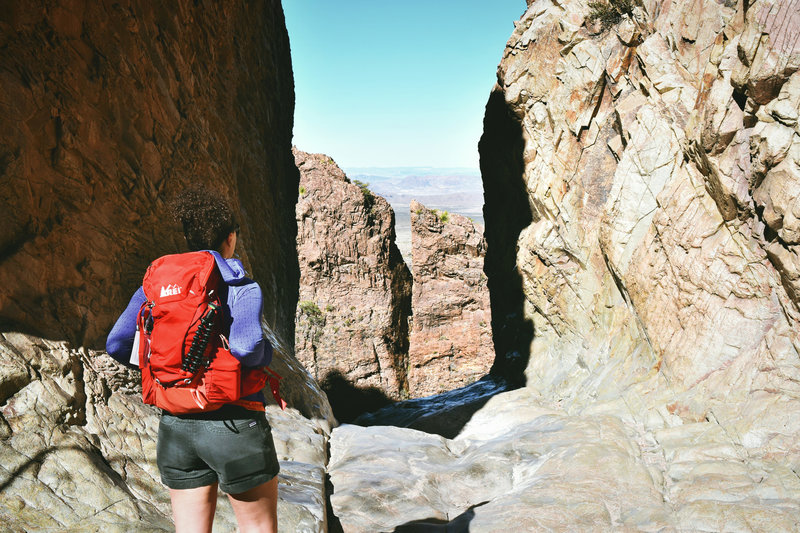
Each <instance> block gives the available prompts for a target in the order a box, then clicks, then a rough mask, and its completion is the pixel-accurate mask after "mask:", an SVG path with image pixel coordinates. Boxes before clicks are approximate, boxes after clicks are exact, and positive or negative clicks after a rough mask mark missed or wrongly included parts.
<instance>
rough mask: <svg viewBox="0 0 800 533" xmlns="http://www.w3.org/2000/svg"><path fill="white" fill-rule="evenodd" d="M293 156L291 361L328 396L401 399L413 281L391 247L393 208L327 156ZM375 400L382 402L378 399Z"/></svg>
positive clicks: (397, 254)
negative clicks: (295, 263) (296, 280)
mask: <svg viewBox="0 0 800 533" xmlns="http://www.w3.org/2000/svg"><path fill="white" fill-rule="evenodd" d="M294 154H295V161H296V163H297V167H298V169H299V170H300V176H301V178H300V189H299V190H300V198H299V200H298V202H297V207H296V216H297V228H298V233H297V255H298V260H299V263H300V265H301V275H300V296H299V303H298V306H297V330H296V338H295V345H296V349H297V358H298V359H299V360H300V361H301V362H302V363H303V364H304V365H305V366H306V368H308V369H309V371H310V372H311V374H312V375H313V376H314V377H316V378H317V379H319V380H321V381H322V382H323V383H325V386H326V390H327V391H328V393H329V394H330V395H332V397H334V396H337V395H345V393H346V392H347V391H346V390H344V389H346V388H347V387H351V386H352V387H355V388H361V389H370V388H372V389H375V390H376V392H377V391H382V392H383V393H385V395H386V396H388V397H390V398H394V399H397V398H400V397H403V396H405V395H407V393H408V383H407V375H406V367H407V362H406V358H407V354H408V316H409V314H410V305H411V274H410V272H409V271H408V267H407V266H406V264H405V262H404V261H403V258H402V256H401V255H400V252H399V251H398V249H397V246H396V245H395V242H394V213H393V211H392V208H391V207H390V206H389V203H388V202H387V201H386V200H385V199H383V198H381V197H380V196H375V195H373V194H372V193H371V192H369V190H367V189H366V188H365V187H364V188H362V187H359V186H358V185H356V184H355V183H351V182H350V180H349V179H348V178H347V177H346V176H345V174H344V172H342V170H341V169H339V167H338V166H337V165H336V163H334V162H333V160H332V159H330V158H329V157H327V156H325V155H322V154H307V153H304V152H301V151H299V150H296V149H295V152H294ZM381 398H382V399H383V401H384V403H385V401H387V398H385V397H383V394H381V393H380V392H378V394H377V401H381ZM332 401H333V403H334V405H336V404H337V402H336V400H335V399H334V400H332ZM359 407H362V409H361V410H360V411H359V412H361V411H363V406H359ZM337 414H338V413H337ZM345 418H347V417H345Z"/></svg>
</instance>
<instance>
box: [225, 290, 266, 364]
mask: <svg viewBox="0 0 800 533" xmlns="http://www.w3.org/2000/svg"><path fill="white" fill-rule="evenodd" d="M229 290H230V294H232V295H233V298H232V301H230V302H229V305H230V309H231V319H232V322H231V332H230V338H229V339H228V341H229V342H230V345H231V353H232V354H233V355H234V356H235V357H236V358H237V359H238V360H239V361H240V362H241V363H242V365H243V366H248V367H257V366H266V365H268V364H269V363H270V361H272V345H271V344H270V343H269V341H267V340H266V339H265V338H264V334H263V333H262V331H261V309H262V305H263V300H262V295H261V287H259V285H258V283H255V282H252V283H248V284H246V285H238V286H236V285H232V286H230V287H229Z"/></svg>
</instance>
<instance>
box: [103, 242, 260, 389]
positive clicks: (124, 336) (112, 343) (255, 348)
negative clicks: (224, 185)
mask: <svg viewBox="0 0 800 533" xmlns="http://www.w3.org/2000/svg"><path fill="white" fill-rule="evenodd" d="M210 253H211V254H212V255H213V256H214V259H215V260H216V262H217V267H218V268H219V271H220V274H222V279H223V281H225V283H226V284H227V286H228V297H227V306H226V308H225V316H226V318H227V322H228V323H229V324H230V334H229V336H228V341H229V342H230V349H231V353H232V354H233V356H234V357H236V358H237V359H238V360H239V361H240V362H241V363H242V366H245V367H258V366H265V365H268V364H269V363H270V361H272V345H271V344H270V343H269V341H267V340H266V339H265V338H264V335H263V333H262V332H261V309H262V304H263V298H262V295H261V287H260V286H259V285H258V283H256V282H255V281H253V280H251V279H249V278H247V277H245V271H244V267H243V266H242V263H241V262H240V261H239V260H238V259H223V258H222V256H221V255H219V253H217V252H214V251H211V252H210ZM145 301H146V298H145V295H144V290H143V289H142V288H141V287H139V289H138V290H137V291H136V292H135V293H134V295H133V297H131V300H130V302H128V306H127V307H126V308H125V311H123V312H122V314H121V315H120V317H119V318H118V319H117V322H116V323H115V324H114V327H113V328H112V329H111V333H109V334H108V339H107V340H106V351H107V352H108V353H109V355H111V357H113V358H114V359H116V360H117V361H119V362H120V363H123V364H125V365H127V366H134V365H132V364H131V363H130V355H131V349H132V348H133V338H134V336H135V335H136V318H137V315H138V313H139V309H140V308H141V307H142V304H143V303H144V302H145ZM245 399H247V400H260V401H264V395H263V394H262V393H260V392H259V393H257V394H255V395H251V396H248V397H247V398H245Z"/></svg>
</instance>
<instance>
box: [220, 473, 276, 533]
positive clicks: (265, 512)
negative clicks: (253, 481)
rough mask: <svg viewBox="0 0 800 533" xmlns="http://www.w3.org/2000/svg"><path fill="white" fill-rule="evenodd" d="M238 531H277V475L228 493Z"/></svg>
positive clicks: (271, 532) (245, 532)
mask: <svg viewBox="0 0 800 533" xmlns="http://www.w3.org/2000/svg"><path fill="white" fill-rule="evenodd" d="M228 498H229V499H230V501H231V507H233V512H234V513H236V523H237V524H239V532H240V533H251V532H259V533H277V531H278V476H275V477H274V478H272V480H270V481H267V482H266V483H262V484H261V485H258V486H257V487H253V488H252V489H250V490H248V491H245V492H241V493H239V494H229V495H228Z"/></svg>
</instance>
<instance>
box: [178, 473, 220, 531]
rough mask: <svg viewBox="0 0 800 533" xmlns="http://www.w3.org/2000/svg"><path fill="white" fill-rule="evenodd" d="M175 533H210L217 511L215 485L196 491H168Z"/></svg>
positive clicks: (199, 488) (198, 488)
mask: <svg viewBox="0 0 800 533" xmlns="http://www.w3.org/2000/svg"><path fill="white" fill-rule="evenodd" d="M169 497H170V500H172V519H173V520H174V521H175V532H176V533H195V532H202V533H211V525H212V524H213V523H214V511H216V509H217V483H214V484H213V485H206V486H205V487H197V488H196V489H169Z"/></svg>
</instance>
